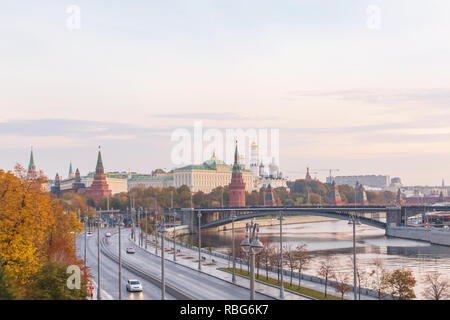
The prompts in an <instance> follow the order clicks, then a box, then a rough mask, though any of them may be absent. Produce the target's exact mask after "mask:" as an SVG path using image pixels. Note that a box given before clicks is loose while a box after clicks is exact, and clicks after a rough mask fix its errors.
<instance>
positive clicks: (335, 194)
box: [327, 181, 343, 206]
mask: <svg viewBox="0 0 450 320" xmlns="http://www.w3.org/2000/svg"><path fill="white" fill-rule="evenodd" d="M327 203H328V204H330V205H332V206H341V205H343V203H342V199H341V195H340V193H339V188H338V186H337V185H336V182H334V181H333V183H332V184H331V191H330V193H329V194H328V197H327Z"/></svg>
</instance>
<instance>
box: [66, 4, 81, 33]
mask: <svg viewBox="0 0 450 320" xmlns="http://www.w3.org/2000/svg"><path fill="white" fill-rule="evenodd" d="M66 13H67V15H68V16H67V19H66V27H67V29H69V30H80V29H81V9H80V7H79V6H77V5H74V4H72V5H70V6H68V7H67V8H66Z"/></svg>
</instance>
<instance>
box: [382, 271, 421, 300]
mask: <svg viewBox="0 0 450 320" xmlns="http://www.w3.org/2000/svg"><path fill="white" fill-rule="evenodd" d="M387 282H388V285H389V289H390V292H391V295H392V297H393V298H394V297H395V296H397V297H398V300H410V299H413V298H415V297H416V295H415V294H414V286H415V285H416V279H415V278H414V276H413V275H412V271H411V270H403V269H397V270H394V271H393V272H392V273H391V274H390V275H389V277H388V281H387Z"/></svg>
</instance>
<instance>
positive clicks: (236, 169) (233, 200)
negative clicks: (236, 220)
mask: <svg viewBox="0 0 450 320" xmlns="http://www.w3.org/2000/svg"><path fill="white" fill-rule="evenodd" d="M229 190H230V207H245V183H244V179H243V178H242V168H241V165H240V164H239V153H238V147H237V141H236V149H235V150H234V164H233V169H232V174H231V183H230V185H229Z"/></svg>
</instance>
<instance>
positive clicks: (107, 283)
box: [77, 229, 273, 300]
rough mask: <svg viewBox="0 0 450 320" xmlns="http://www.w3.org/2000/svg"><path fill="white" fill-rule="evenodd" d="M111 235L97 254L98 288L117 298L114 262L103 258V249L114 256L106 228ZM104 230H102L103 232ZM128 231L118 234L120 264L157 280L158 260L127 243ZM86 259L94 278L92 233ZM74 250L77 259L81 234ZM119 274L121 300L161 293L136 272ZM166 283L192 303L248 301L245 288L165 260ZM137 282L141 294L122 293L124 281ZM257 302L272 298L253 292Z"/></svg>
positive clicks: (114, 246)
mask: <svg viewBox="0 0 450 320" xmlns="http://www.w3.org/2000/svg"><path fill="white" fill-rule="evenodd" d="M110 231H111V232H113V236H112V237H109V238H105V240H104V250H103V251H102V252H101V285H102V288H103V289H104V290H105V291H106V292H107V294H108V295H110V296H111V298H112V299H118V292H117V289H118V263H117V262H115V261H113V260H112V259H110V258H108V257H107V256H106V255H105V250H107V251H110V252H111V253H114V254H115V255H118V247H119V241H118V240H119V239H118V235H117V233H116V230H112V229H110ZM105 232H106V231H103V233H105ZM129 235H130V231H129V229H124V230H123V233H122V250H123V252H122V258H123V261H124V262H126V263H129V264H131V265H133V266H135V267H137V268H139V269H141V270H143V271H145V272H146V273H148V274H150V275H151V276H153V277H155V278H157V279H161V258H159V257H156V256H154V255H152V254H151V253H148V252H146V251H144V250H143V249H141V248H139V247H137V246H136V245H135V244H134V243H133V242H131V241H130V240H129ZM87 244H88V249H87V255H88V257H87V260H88V266H89V267H90V268H91V273H92V274H93V275H94V276H95V277H94V279H96V273H97V236H96V232H93V235H92V236H88V241H87ZM77 247H78V249H79V254H80V256H81V257H83V256H84V235H82V236H80V237H79V239H78V240H77ZM127 247H133V248H135V250H136V253H135V254H127V253H126V248H127ZM122 273H123V279H124V282H123V293H122V298H123V299H151V300H153V299H161V290H160V289H159V287H157V286H156V285H155V284H153V283H152V282H150V281H146V280H145V279H143V277H142V276H140V275H138V274H137V273H134V272H130V271H129V270H126V269H125V268H123V269H122ZM165 275H166V283H167V284H168V285H170V286H172V287H175V288H177V289H178V290H180V291H182V292H183V293H185V294H187V295H189V296H190V297H192V298H194V299H196V300H248V299H249V297H250V291H249V290H248V289H247V288H244V287H240V286H237V285H234V284H232V283H230V282H227V281H224V280H221V279H219V278H216V277H213V276H210V275H208V274H205V273H202V272H199V271H197V270H192V269H190V268H188V267H185V266H182V265H179V264H176V263H174V262H172V261H169V260H166V261H165ZM130 278H136V279H139V280H140V281H141V282H142V284H143V287H144V292H143V293H142V294H136V293H134V294H133V293H131V294H130V293H128V292H126V291H125V281H126V279H130ZM166 297H167V299H174V297H173V296H170V295H169V294H168V292H167V289H166ZM255 298H256V299H257V300H266V299H273V298H271V297H268V296H266V295H263V294H260V293H256V296H255Z"/></svg>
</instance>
